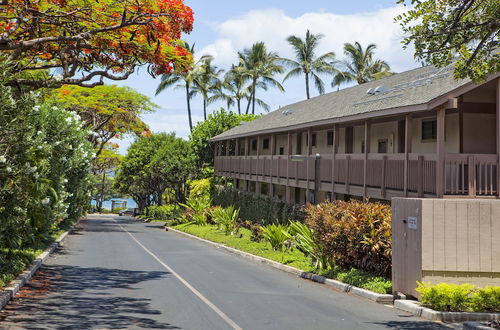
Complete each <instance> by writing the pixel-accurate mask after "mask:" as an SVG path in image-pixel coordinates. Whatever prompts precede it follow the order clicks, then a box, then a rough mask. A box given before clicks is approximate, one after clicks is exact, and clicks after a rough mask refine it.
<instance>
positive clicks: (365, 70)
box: [332, 41, 392, 87]
mask: <svg viewBox="0 0 500 330" xmlns="http://www.w3.org/2000/svg"><path fill="white" fill-rule="evenodd" d="M376 48H377V46H376V45H375V44H369V45H368V46H367V47H366V48H365V49H363V47H362V46H361V44H360V43H359V42H357V41H356V42H354V44H351V43H345V44H344V54H345V55H346V57H347V58H346V59H345V60H344V61H343V62H342V64H343V65H344V69H345V70H344V71H339V72H338V73H337V74H336V75H335V78H334V79H333V82H332V87H336V86H339V85H341V84H343V83H348V82H351V81H356V82H357V83H358V84H360V85H361V84H364V83H366V82H368V81H371V80H377V79H380V78H383V77H386V76H390V75H392V73H391V71H390V70H391V67H390V66H389V64H388V63H387V62H385V61H382V60H375V59H373V55H374V53H375V49H376Z"/></svg>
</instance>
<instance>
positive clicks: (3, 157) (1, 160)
mask: <svg viewBox="0 0 500 330" xmlns="http://www.w3.org/2000/svg"><path fill="white" fill-rule="evenodd" d="M6 162H7V158H5V156H0V164H4V163H6Z"/></svg>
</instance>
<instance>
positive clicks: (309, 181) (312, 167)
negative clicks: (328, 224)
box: [306, 127, 314, 202]
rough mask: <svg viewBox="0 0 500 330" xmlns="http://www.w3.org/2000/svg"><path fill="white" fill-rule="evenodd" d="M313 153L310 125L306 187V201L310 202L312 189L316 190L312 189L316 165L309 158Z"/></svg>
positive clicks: (308, 130)
mask: <svg viewBox="0 0 500 330" xmlns="http://www.w3.org/2000/svg"><path fill="white" fill-rule="evenodd" d="M311 155H312V128H311V127H309V128H308V129H307V160H306V176H307V177H306V179H307V180H306V182H307V185H306V187H307V189H306V201H307V202H309V194H310V192H311V190H313V191H314V189H311V180H310V177H311V172H312V171H313V169H314V166H313V165H311V160H310V159H309V158H310V157H311Z"/></svg>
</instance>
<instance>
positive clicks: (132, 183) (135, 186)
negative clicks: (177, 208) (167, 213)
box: [115, 133, 194, 212]
mask: <svg viewBox="0 0 500 330" xmlns="http://www.w3.org/2000/svg"><path fill="white" fill-rule="evenodd" d="M193 172H194V162H193V154H192V152H191V149H190V146H189V143H188V142H187V141H185V140H183V139H181V138H177V137H175V134H173V133H171V134H165V133H160V134H152V135H151V136H147V137H142V138H139V139H137V140H136V141H135V142H134V143H133V144H132V145H131V146H130V148H129V150H128V153H127V155H126V156H125V158H124V159H123V161H122V162H121V164H120V166H119V167H118V171H117V173H116V177H115V186H116V188H117V189H118V191H120V192H121V193H124V194H126V195H129V196H131V197H132V198H133V199H134V200H135V201H136V203H137V205H138V207H139V209H140V210H141V212H142V211H143V210H144V209H145V208H146V207H147V206H150V205H161V204H162V203H163V196H164V193H165V192H166V190H167V189H170V190H171V192H172V195H173V199H174V200H169V203H177V202H184V201H185V200H186V194H187V184H186V182H187V181H188V179H190V178H191V177H192V176H193ZM169 195H170V194H169Z"/></svg>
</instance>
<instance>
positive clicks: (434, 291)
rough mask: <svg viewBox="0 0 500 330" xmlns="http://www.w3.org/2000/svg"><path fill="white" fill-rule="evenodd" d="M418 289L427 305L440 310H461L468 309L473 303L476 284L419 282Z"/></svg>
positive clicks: (423, 302)
mask: <svg viewBox="0 0 500 330" xmlns="http://www.w3.org/2000/svg"><path fill="white" fill-rule="evenodd" d="M417 285H418V287H417V289H416V291H417V292H418V293H420V301H421V302H422V304H424V305H425V306H428V307H430V308H432V309H435V310H438V311H446V312H461V311H468V310H469V309H470V308H471V304H472V294H473V292H474V288H475V286H474V285H472V284H461V285H459V284H447V283H439V284H436V285H432V284H430V283H420V282H417Z"/></svg>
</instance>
